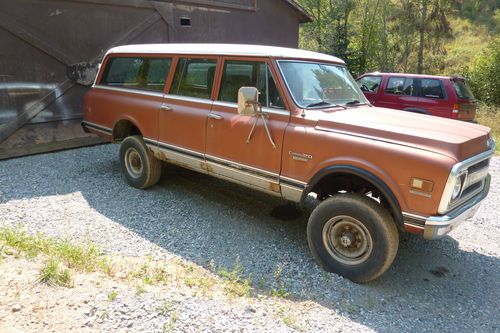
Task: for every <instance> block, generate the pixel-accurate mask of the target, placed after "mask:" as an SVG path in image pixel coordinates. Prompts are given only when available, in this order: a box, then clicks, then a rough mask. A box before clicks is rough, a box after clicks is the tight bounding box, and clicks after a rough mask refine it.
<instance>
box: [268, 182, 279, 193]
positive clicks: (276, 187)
mask: <svg viewBox="0 0 500 333" xmlns="http://www.w3.org/2000/svg"><path fill="white" fill-rule="evenodd" d="M269 189H270V190H271V191H273V192H280V185H279V184H278V183H273V182H270V183H269Z"/></svg>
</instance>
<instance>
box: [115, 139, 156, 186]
mask: <svg viewBox="0 0 500 333" xmlns="http://www.w3.org/2000/svg"><path fill="white" fill-rule="evenodd" d="M120 163H121V167H122V172H123V174H124V175H125V178H126V179H127V182H128V183H129V184H130V185H131V186H133V187H135V188H140V189H145V188H148V187H151V186H153V185H155V184H156V183H157V182H158V180H159V179H160V176H161V168H162V164H161V161H160V160H159V159H157V158H156V157H155V156H154V155H153V153H152V152H151V151H150V150H149V149H148V147H146V144H145V143H144V140H142V137H141V136H140V135H134V136H128V137H127V138H125V140H123V142H122V143H121V146H120Z"/></svg>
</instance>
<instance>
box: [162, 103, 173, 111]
mask: <svg viewBox="0 0 500 333" xmlns="http://www.w3.org/2000/svg"><path fill="white" fill-rule="evenodd" d="M160 109H161V110H165V111H172V107H171V106H168V105H166V104H162V105H160Z"/></svg>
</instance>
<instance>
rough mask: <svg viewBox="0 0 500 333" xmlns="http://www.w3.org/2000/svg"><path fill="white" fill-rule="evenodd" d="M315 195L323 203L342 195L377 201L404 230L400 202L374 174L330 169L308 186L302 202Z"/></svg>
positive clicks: (350, 167) (358, 170) (341, 168)
mask: <svg viewBox="0 0 500 333" xmlns="http://www.w3.org/2000/svg"><path fill="white" fill-rule="evenodd" d="M312 193H314V194H315V196H316V199H317V200H319V201H323V200H325V199H327V198H329V197H331V196H333V195H337V194H342V193H360V194H363V195H366V196H368V197H370V198H372V199H373V200H374V201H377V202H378V203H379V204H380V205H381V206H383V207H384V208H386V209H387V210H388V211H389V213H390V214H391V215H392V217H393V219H394V222H395V223H396V226H397V227H398V228H400V229H401V230H403V229H404V221H403V215H402V213H401V207H400V205H399V203H398V200H397V198H396V196H395V195H394V193H393V192H392V191H391V189H390V188H389V187H388V186H387V185H386V184H385V183H384V182H383V181H382V180H381V179H380V178H378V177H377V176H375V175H373V174H372V173H370V172H368V171H366V170H363V169H359V168H356V167H352V166H339V167H330V168H327V169H325V170H322V171H320V172H319V173H318V174H317V175H316V176H314V177H313V179H312V180H311V181H310V182H309V184H308V185H307V186H306V188H305V190H304V192H303V194H302V199H301V200H302V201H304V200H305V199H306V197H307V196H308V195H310V194H312Z"/></svg>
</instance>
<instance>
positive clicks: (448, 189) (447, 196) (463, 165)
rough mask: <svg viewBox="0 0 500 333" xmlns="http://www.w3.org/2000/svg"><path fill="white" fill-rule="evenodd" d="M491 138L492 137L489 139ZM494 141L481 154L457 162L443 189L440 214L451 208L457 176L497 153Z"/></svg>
mask: <svg viewBox="0 0 500 333" xmlns="http://www.w3.org/2000/svg"><path fill="white" fill-rule="evenodd" d="M489 140H491V139H489ZM490 142H492V143H491V144H490V145H489V146H490V149H489V150H486V151H484V152H482V153H480V154H477V155H475V156H472V157H470V158H468V159H466V160H464V161H462V162H458V163H457V164H455V165H454V166H453V167H452V168H451V171H450V174H449V176H448V180H447V181H446V185H445V188H444V191H443V195H442V196H441V201H440V202H439V208H438V212H439V213H440V214H445V213H446V212H447V210H448V208H449V205H450V201H451V194H452V192H453V185H454V183H455V178H456V177H457V176H458V175H459V174H460V173H461V172H462V171H463V170H466V169H467V168H469V167H470V166H472V165H474V164H477V163H479V162H481V161H484V160H486V159H489V158H491V157H492V156H493V155H494V154H495V147H496V144H495V141H493V140H491V141H490Z"/></svg>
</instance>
